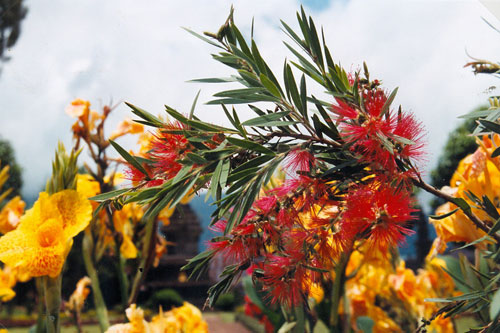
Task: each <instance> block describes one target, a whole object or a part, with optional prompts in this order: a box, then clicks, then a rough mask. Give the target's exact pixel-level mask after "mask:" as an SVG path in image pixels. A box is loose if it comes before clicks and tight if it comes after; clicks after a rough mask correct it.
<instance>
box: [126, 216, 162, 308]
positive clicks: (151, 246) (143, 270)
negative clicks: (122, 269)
mask: <svg viewBox="0 0 500 333" xmlns="http://www.w3.org/2000/svg"><path fill="white" fill-rule="evenodd" d="M157 228H158V220H157V219H156V216H155V217H153V218H150V219H148V220H147V221H146V235H145V238H144V247H143V250H142V257H141V261H140V264H139V268H138V270H137V273H136V274H135V277H134V282H133V283H132V290H131V292H130V296H129V299H128V305H130V304H133V303H135V302H136V300H137V296H138V295H139V288H140V286H141V284H142V282H143V281H144V278H145V276H146V274H147V272H148V270H149V267H150V266H151V264H152V263H153V258H154V250H155V240H156V229H157Z"/></svg>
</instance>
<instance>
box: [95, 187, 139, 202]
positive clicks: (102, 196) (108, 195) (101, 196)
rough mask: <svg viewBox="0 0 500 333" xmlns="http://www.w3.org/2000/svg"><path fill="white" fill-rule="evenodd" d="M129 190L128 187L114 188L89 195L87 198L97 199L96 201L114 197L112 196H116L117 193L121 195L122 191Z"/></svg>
mask: <svg viewBox="0 0 500 333" xmlns="http://www.w3.org/2000/svg"><path fill="white" fill-rule="evenodd" d="M129 190H130V189H128V188H122V189H119V190H114V191H110V192H106V193H102V194H98V195H95V196H93V197H90V198H89V200H92V201H97V202H102V201H106V200H111V199H114V198H116V197H118V196H119V195H121V194H123V193H126V192H128V191H129Z"/></svg>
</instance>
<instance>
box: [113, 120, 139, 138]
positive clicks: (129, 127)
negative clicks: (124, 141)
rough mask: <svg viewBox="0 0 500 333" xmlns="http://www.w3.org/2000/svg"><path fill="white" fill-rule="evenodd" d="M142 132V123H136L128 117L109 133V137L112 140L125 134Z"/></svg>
mask: <svg viewBox="0 0 500 333" xmlns="http://www.w3.org/2000/svg"><path fill="white" fill-rule="evenodd" d="M142 132H144V125H142V124H139V123H136V122H135V121H133V120H132V119H130V118H126V119H124V120H123V121H122V122H121V123H120V124H119V125H118V128H117V129H116V130H115V131H113V133H111V136H110V137H109V139H110V140H114V139H116V138H119V137H120V136H123V135H126V134H138V133H142Z"/></svg>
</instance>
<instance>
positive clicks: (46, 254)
mask: <svg viewBox="0 0 500 333" xmlns="http://www.w3.org/2000/svg"><path fill="white" fill-rule="evenodd" d="M91 217H92V207H91V205H90V203H89V201H88V200H87V199H85V198H84V196H83V195H82V194H79V193H78V192H76V191H74V190H64V191H61V192H58V193H56V194H54V195H52V196H49V195H48V194H47V193H45V192H43V193H40V197H39V199H38V200H37V202H35V204H34V206H33V208H32V209H30V210H28V211H27V212H26V214H25V215H24V216H23V217H22V218H21V222H20V224H19V227H18V228H17V229H16V230H13V231H11V232H8V233H7V234H5V235H4V236H3V237H1V238H0V260H1V261H3V262H4V263H6V264H7V265H8V266H11V267H13V268H19V269H20V270H21V271H23V272H26V273H27V274H29V275H30V276H34V277H35V276H44V275H49V276H51V277H56V276H57V275H59V274H60V272H61V269H62V266H63V264H64V260H65V259H66V255H67V253H68V252H69V249H70V248H71V244H72V243H73V237H74V236H75V235H77V234H78V233H79V232H80V231H82V230H83V229H84V228H85V227H86V226H87V225H88V224H89V222H90V219H91Z"/></svg>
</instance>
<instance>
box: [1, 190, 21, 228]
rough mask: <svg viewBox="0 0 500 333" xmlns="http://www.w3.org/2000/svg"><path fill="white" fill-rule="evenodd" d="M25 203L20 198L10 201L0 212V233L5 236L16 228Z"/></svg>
mask: <svg viewBox="0 0 500 333" xmlns="http://www.w3.org/2000/svg"><path fill="white" fill-rule="evenodd" d="M25 206H26V203H25V202H24V201H22V200H21V197H19V196H16V197H14V198H13V199H11V200H10V201H9V202H8V203H7V204H6V205H5V206H4V207H3V208H2V211H0V233H2V234H6V233H8V232H9V231H12V230H14V229H16V228H17V225H18V224H19V221H20V218H21V215H23V213H24V207H25Z"/></svg>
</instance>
